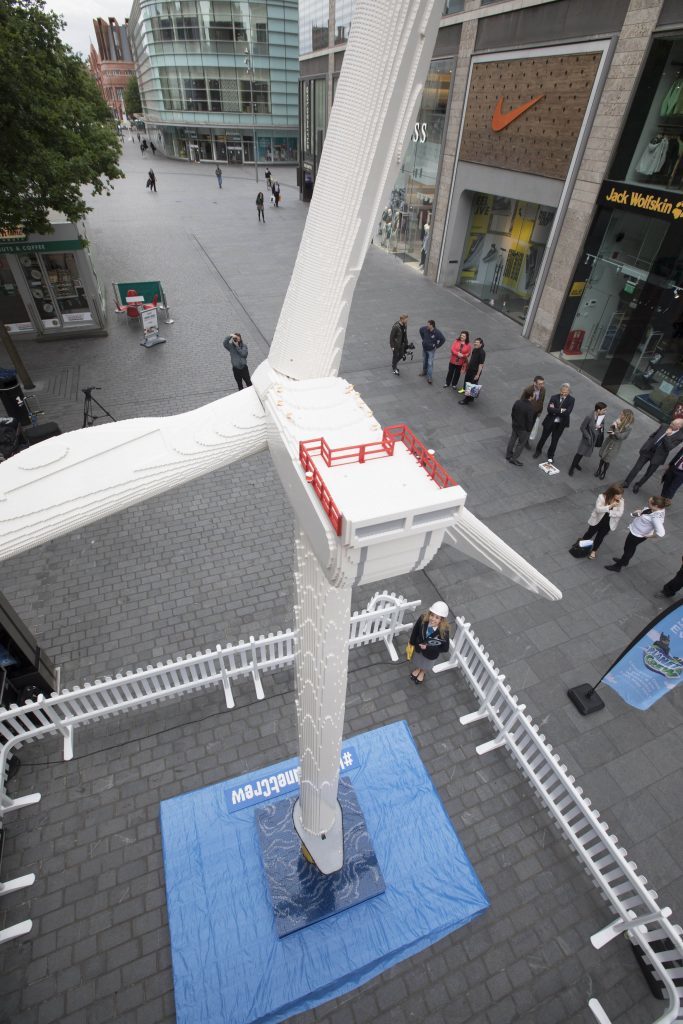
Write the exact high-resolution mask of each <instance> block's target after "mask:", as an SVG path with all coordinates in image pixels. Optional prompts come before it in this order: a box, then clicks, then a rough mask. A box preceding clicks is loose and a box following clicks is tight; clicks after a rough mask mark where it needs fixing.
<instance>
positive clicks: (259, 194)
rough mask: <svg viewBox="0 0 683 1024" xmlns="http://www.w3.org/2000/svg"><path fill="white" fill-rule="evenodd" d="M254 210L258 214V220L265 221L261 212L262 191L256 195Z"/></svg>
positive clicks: (264, 216)
mask: <svg viewBox="0 0 683 1024" xmlns="http://www.w3.org/2000/svg"><path fill="white" fill-rule="evenodd" d="M256 212H257V214H258V219H259V221H263V223H264V224H265V223H266V215H265V213H264V212H263V192H259V193H258V195H257V196H256Z"/></svg>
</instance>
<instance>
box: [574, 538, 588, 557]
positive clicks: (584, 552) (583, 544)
mask: <svg viewBox="0 0 683 1024" xmlns="http://www.w3.org/2000/svg"><path fill="white" fill-rule="evenodd" d="M592 550H593V541H592V540H583V539H582V538H579V539H578V540H577V541H574V543H573V544H572V546H571V547H570V549H569V554H570V555H571V556H572V557H573V558H588V556H589V555H590V553H591V551H592Z"/></svg>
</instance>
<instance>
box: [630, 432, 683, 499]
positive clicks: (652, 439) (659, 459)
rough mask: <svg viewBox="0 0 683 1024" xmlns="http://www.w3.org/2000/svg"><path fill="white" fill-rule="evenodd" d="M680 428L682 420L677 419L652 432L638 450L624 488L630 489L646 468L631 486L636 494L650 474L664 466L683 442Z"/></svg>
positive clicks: (682, 433)
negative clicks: (636, 458)
mask: <svg viewBox="0 0 683 1024" xmlns="http://www.w3.org/2000/svg"><path fill="white" fill-rule="evenodd" d="M682 428H683V419H679V420H672V421H671V423H670V424H669V425H668V426H667V427H665V426H661V427H657V429H656V430H653V432H652V433H651V434H650V436H649V437H648V439H647V441H646V442H645V444H644V445H643V446H642V448H641V449H640V453H639V456H638V461H637V462H636V464H635V466H633V467H632V468H631V469H630V470H629V473H628V476H627V477H626V479H625V480H624V488H627V487H630V486H631V484H632V483H633V481H634V480H635V478H636V477H637V476H638V473H639V472H640V471H641V469H643V468H644V467H647V468H646V469H645V472H644V473H643V475H642V477H641V478H640V480H638V481H637V482H636V483H634V484H633V493H634V494H637V493H638V491H639V490H640V488H641V487H642V486H643V484H644V483H645V481H646V480H649V478H650V477H651V476H652V474H653V473H655V472H656V471H657V470H658V469H659V467H660V466H663V465H664V463H665V462H666V459H667V456H668V455H669V453H670V452H671V451H672V450H673V449H674V448H676V447H678V445H679V444H680V443H681V441H683V429H682Z"/></svg>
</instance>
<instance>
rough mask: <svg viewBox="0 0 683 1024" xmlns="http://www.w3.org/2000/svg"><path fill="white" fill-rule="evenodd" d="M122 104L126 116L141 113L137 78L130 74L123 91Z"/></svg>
mask: <svg viewBox="0 0 683 1024" xmlns="http://www.w3.org/2000/svg"><path fill="white" fill-rule="evenodd" d="M123 105H124V107H125V108H126V113H127V114H128V117H133V115H134V114H141V113H142V100H141V99H140V87H139V86H138V80H137V78H136V77H135V75H131V76H130V78H129V79H128V81H127V82H126V88H125V89H124V91H123Z"/></svg>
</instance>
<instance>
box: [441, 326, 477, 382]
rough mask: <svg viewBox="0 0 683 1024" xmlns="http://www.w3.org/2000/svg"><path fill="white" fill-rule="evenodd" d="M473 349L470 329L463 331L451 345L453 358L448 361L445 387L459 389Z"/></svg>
mask: <svg viewBox="0 0 683 1024" xmlns="http://www.w3.org/2000/svg"><path fill="white" fill-rule="evenodd" d="M471 351H472V346H471V345H470V334H469V331H461V332H460V334H459V335H458V337H457V338H456V339H455V341H454V342H453V344H452V345H451V358H450V360H449V363H448V373H447V374H446V383H445V384H444V387H445V388H453V389H454V390H456V391H457V388H458V381H459V380H460V374H461V373H463V372H466V371H467V360H468V359H469V357H470V352H471Z"/></svg>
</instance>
